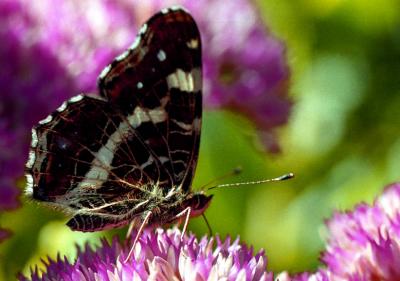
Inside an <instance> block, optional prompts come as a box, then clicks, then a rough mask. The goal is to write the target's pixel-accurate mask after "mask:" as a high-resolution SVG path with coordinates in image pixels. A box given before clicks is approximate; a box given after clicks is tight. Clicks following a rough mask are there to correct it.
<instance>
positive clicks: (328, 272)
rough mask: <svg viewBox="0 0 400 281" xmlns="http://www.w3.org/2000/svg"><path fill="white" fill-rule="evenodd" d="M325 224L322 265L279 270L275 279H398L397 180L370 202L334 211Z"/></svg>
mask: <svg viewBox="0 0 400 281" xmlns="http://www.w3.org/2000/svg"><path fill="white" fill-rule="evenodd" d="M327 226H328V231H329V241H328V245H327V248H326V250H325V252H324V253H323V255H322V258H321V260H322V262H323V263H324V264H325V268H323V269H320V270H319V271H318V272H316V273H314V274H311V273H303V274H302V275H298V276H292V277H290V276H289V275H288V274H287V273H282V274H280V275H279V276H278V278H279V281H286V280H294V281H306V280H310V281H311V280H313V281H324V280H327V281H328V280H334V281H345V280H354V281H368V280H380V281H389V280H400V183H395V184H392V185H390V186H388V187H387V188H386V190H385V191H384V193H383V194H382V195H381V196H380V197H379V198H377V200H375V202H374V204H373V205H372V206H370V205H367V204H359V205H357V206H356V208H355V209H354V210H353V211H351V212H343V213H341V212H336V213H335V214H334V215H333V217H332V218H331V219H330V220H329V221H327Z"/></svg>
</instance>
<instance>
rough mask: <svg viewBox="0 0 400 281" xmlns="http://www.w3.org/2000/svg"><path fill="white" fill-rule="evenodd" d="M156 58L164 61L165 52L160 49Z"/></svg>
mask: <svg viewBox="0 0 400 281" xmlns="http://www.w3.org/2000/svg"><path fill="white" fill-rule="evenodd" d="M157 58H158V60H159V61H165V59H166V58H167V54H166V53H165V52H164V51H163V50H160V51H159V52H158V54H157Z"/></svg>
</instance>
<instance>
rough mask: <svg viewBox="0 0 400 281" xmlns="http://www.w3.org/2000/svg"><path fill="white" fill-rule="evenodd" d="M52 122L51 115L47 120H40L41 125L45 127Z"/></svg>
mask: <svg viewBox="0 0 400 281" xmlns="http://www.w3.org/2000/svg"><path fill="white" fill-rule="evenodd" d="M51 120H53V116H51V115H49V116H47V117H46V118H45V119H43V120H40V121H39V124H40V125H44V124H47V123H49V122H51Z"/></svg>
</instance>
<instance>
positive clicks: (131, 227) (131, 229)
mask: <svg viewBox="0 0 400 281" xmlns="http://www.w3.org/2000/svg"><path fill="white" fill-rule="evenodd" d="M134 227H135V222H134V221H132V222H131V223H130V224H129V227H128V231H127V232H126V236H125V239H128V238H129V237H131V235H132V231H133V228H134Z"/></svg>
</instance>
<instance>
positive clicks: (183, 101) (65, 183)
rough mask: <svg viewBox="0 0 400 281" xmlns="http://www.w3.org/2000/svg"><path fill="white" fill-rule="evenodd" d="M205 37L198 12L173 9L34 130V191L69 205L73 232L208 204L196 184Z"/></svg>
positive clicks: (162, 218) (30, 185) (151, 219)
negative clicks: (93, 85) (89, 90)
mask: <svg viewBox="0 0 400 281" xmlns="http://www.w3.org/2000/svg"><path fill="white" fill-rule="evenodd" d="M201 84H202V72H201V40H200V34H199V31H198V28H197V26H196V23H195V22H194V20H193V18H192V17H191V16H190V15H189V14H188V13H187V12H186V11H185V10H183V9H181V8H170V9H165V10H162V11H161V12H159V13H158V14H156V15H154V16H153V17H152V18H150V19H149V21H148V22H147V23H145V24H144V25H143V26H142V28H141V30H140V32H139V34H138V36H137V38H136V41H135V42H134V43H133V45H132V46H131V47H130V48H129V49H128V50H127V51H125V52H124V53H123V54H121V55H120V56H118V57H117V58H116V59H115V60H114V61H113V62H112V63H111V64H110V65H108V66H107V67H106V68H105V69H104V70H103V71H102V72H101V74H100V75H99V80H98V85H99V94H100V95H97V96H96V95H83V94H82V95H78V96H75V97H72V98H71V99H70V100H68V101H66V102H64V103H63V104H62V105H61V106H60V107H59V108H58V109H57V110H56V111H54V112H53V113H52V114H51V115H49V116H48V117H47V118H45V119H44V120H42V121H40V122H39V124H38V125H37V126H36V127H35V128H33V129H32V142H31V148H30V153H29V159H28V162H27V163H26V177H27V193H28V195H29V196H30V197H32V198H33V199H34V200H37V201H41V202H45V203H48V204H50V205H53V206H55V207H57V208H61V209H63V210H65V211H66V212H67V213H68V214H72V215H73V217H72V219H71V220H69V221H68V223H67V225H68V226H69V227H70V228H71V229H73V230H79V231H97V230H102V229H108V228H113V227H119V226H123V225H126V224H128V223H131V222H133V223H134V225H139V224H141V223H144V222H145V223H146V224H147V225H164V224H166V223H172V222H174V221H176V220H178V219H179V216H180V215H181V214H182V212H184V211H185V210H188V214H189V215H190V216H195V215H199V214H201V213H203V212H204V210H205V209H206V208H207V206H208V204H209V202H210V200H211V196H208V195H205V194H204V193H202V192H198V193H194V192H192V191H191V185H192V179H193V176H194V171H195V168H196V164H197V158H198V151H199V145H200V129H201V114H202V93H201Z"/></svg>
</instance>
